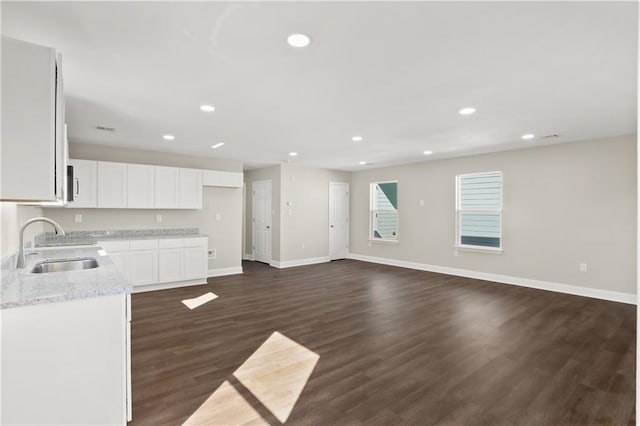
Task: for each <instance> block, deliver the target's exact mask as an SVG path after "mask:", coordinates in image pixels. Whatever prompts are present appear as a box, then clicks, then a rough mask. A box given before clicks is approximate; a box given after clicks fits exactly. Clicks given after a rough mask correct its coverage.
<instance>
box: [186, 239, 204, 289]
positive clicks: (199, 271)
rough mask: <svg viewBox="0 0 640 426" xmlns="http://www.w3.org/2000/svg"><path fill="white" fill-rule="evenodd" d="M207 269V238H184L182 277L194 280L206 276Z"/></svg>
mask: <svg viewBox="0 0 640 426" xmlns="http://www.w3.org/2000/svg"><path fill="white" fill-rule="evenodd" d="M208 269H209V262H208V260H207V239H206V238H191V239H189V240H185V247H184V279H185V280H195V279H198V278H200V277H206V276H207V272H208Z"/></svg>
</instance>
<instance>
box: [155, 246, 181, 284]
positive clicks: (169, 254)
mask: <svg viewBox="0 0 640 426" xmlns="http://www.w3.org/2000/svg"><path fill="white" fill-rule="evenodd" d="M158 264H159V268H158V282H160V283H168V282H172V281H182V280H184V249H183V248H168V249H160V250H158Z"/></svg>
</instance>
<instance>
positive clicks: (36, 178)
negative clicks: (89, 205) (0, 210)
mask: <svg viewBox="0 0 640 426" xmlns="http://www.w3.org/2000/svg"><path fill="white" fill-rule="evenodd" d="M0 50H1V51H2V73H1V74H2V137H1V140H2V156H1V158H0V173H1V179H0V200H3V201H26V202H40V201H59V202H63V200H64V198H65V195H66V184H67V182H66V176H67V164H66V162H67V156H68V153H67V146H66V135H65V127H64V97H63V87H62V58H61V56H60V55H58V54H57V52H56V50H55V49H52V48H50V47H45V46H40V45H37V44H32V43H27V42H25V41H21V40H15V39H12V38H9V37H2V46H1V49H0Z"/></svg>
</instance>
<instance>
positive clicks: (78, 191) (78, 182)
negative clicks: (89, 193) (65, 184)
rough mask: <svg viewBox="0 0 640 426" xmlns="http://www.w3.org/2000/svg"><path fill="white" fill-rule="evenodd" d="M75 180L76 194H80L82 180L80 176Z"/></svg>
mask: <svg viewBox="0 0 640 426" xmlns="http://www.w3.org/2000/svg"><path fill="white" fill-rule="evenodd" d="M74 180H75V181H76V195H80V180H79V179H78V178H75V179H74Z"/></svg>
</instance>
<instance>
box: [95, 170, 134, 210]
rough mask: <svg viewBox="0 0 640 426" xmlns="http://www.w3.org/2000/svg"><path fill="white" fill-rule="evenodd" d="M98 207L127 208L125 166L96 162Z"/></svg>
mask: <svg viewBox="0 0 640 426" xmlns="http://www.w3.org/2000/svg"><path fill="white" fill-rule="evenodd" d="M98 207H102V208H114V209H121V208H126V207H127V165H126V164H125V163H108V162H105V161H98Z"/></svg>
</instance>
